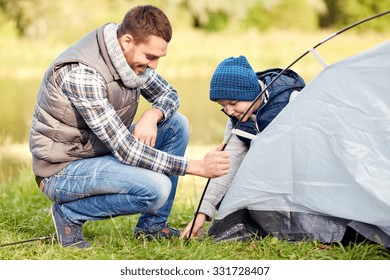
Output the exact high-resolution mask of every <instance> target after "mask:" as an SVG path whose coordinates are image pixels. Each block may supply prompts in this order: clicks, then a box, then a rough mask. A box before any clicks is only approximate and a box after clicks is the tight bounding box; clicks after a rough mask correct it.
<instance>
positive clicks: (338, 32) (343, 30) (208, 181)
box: [188, 10, 390, 239]
mask: <svg viewBox="0 0 390 280" xmlns="http://www.w3.org/2000/svg"><path fill="white" fill-rule="evenodd" d="M389 13H390V10H389V11H385V12H382V13H379V14H376V15H373V16H371V17H368V18H365V19H363V20H360V21H358V22H355V23H353V24H351V25H349V26H347V27H344V28H343V29H341V30H339V31H337V32H335V33H333V34H331V35H329V36H328V37H326V38H324V39H323V40H322V41H320V42H319V43H318V44H316V45H315V46H313V47H311V48H310V49H309V50H307V51H306V52H305V53H303V54H302V55H301V56H299V57H298V58H297V59H295V60H294V61H293V62H292V63H291V64H290V65H288V66H287V67H286V68H285V69H283V70H282V71H281V72H280V73H279V74H278V75H277V76H276V77H275V78H274V79H273V80H272V81H271V82H270V83H269V84H268V85H266V87H265V88H264V89H263V90H262V91H261V92H260V93H259V95H258V96H257V97H256V98H255V100H253V102H252V103H251V104H250V105H249V107H248V109H246V111H245V112H244V114H243V115H242V117H241V118H240V119H239V121H238V122H237V124H236V125H235V126H234V128H233V130H234V129H236V128H237V127H238V126H239V125H240V124H241V122H242V120H243V119H244V117H245V116H246V115H247V114H248V112H249V111H250V110H251V109H252V107H253V106H254V105H255V103H256V102H257V101H258V100H259V99H260V98H261V97H262V96H263V94H264V93H265V92H266V91H267V89H268V88H269V87H270V86H271V85H272V84H273V83H274V82H275V81H276V80H277V79H278V78H279V77H280V76H281V75H283V74H284V73H285V72H286V71H287V70H288V69H290V68H291V67H292V66H293V65H294V64H295V63H297V62H298V61H299V60H301V59H302V58H303V57H305V56H306V55H307V54H308V53H310V52H312V51H313V50H314V49H316V48H317V47H319V46H321V45H322V44H324V43H326V42H327V41H329V40H330V39H332V38H334V37H336V36H337V35H339V34H341V33H344V32H345V31H347V30H349V29H351V28H354V27H355V26H358V25H360V24H362V23H364V22H367V21H370V20H372V19H375V18H378V17H381V16H384V15H386V14H389ZM232 136H233V133H230V134H229V137H228V138H227V139H226V141H224V145H223V146H222V151H223V150H225V148H226V146H227V144H228V143H229V141H230V139H231V138H232ZM210 180H211V179H208V180H207V183H206V185H205V187H204V190H203V193H202V196H201V198H200V201H199V204H198V207H197V209H196V212H195V214H194V220H193V223H192V225H191V229H190V231H189V233H188V239H189V238H191V236H192V232H193V230H194V225H195V221H196V218H197V217H198V214H199V210H200V206H201V205H202V202H203V198H204V196H205V194H206V191H207V188H208V186H209V183H210Z"/></svg>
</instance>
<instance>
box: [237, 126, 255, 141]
mask: <svg viewBox="0 0 390 280" xmlns="http://www.w3.org/2000/svg"><path fill="white" fill-rule="evenodd" d="M232 133H233V134H235V135H237V136H241V137H244V138H247V139H251V140H253V139H255V138H256V135H255V134H251V133H248V132H245V131H243V130H241V129H237V128H235V129H232Z"/></svg>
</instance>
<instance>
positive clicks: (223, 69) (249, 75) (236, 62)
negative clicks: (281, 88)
mask: <svg viewBox="0 0 390 280" xmlns="http://www.w3.org/2000/svg"><path fill="white" fill-rule="evenodd" d="M259 93H260V86H259V82H258V79H257V76H256V73H255V71H254V70H253V69H252V67H251V66H250V65H249V63H248V60H247V59H246V57H245V56H242V55H241V56H239V57H229V58H226V59H225V60H223V61H222V62H221V63H220V64H219V65H218V66H217V69H215V72H214V74H213V77H212V78H211V82H210V99H211V100H212V101H216V100H221V99H225V100H240V101H253V100H255V98H256V97H257V95H258V94H259Z"/></svg>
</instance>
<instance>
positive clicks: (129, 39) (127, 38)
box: [119, 34, 134, 51]
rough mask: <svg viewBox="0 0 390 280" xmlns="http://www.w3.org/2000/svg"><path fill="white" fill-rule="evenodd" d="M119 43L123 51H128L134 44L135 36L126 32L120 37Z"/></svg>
mask: <svg viewBox="0 0 390 280" xmlns="http://www.w3.org/2000/svg"><path fill="white" fill-rule="evenodd" d="M119 43H120V45H121V47H122V50H123V51H126V50H128V49H130V48H132V47H133V46H134V39H133V36H131V35H130V34H125V35H123V36H121V37H120V38H119Z"/></svg>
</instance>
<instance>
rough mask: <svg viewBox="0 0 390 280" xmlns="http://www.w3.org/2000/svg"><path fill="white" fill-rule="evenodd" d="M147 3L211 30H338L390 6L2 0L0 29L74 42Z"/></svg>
mask: <svg viewBox="0 0 390 280" xmlns="http://www.w3.org/2000/svg"><path fill="white" fill-rule="evenodd" d="M146 3H147V4H152V5H156V6H158V7H160V8H161V9H163V10H164V11H165V12H166V13H167V15H168V16H169V18H170V19H171V21H172V24H173V25H174V26H178V27H182V26H184V27H188V28H196V29H202V30H206V31H212V32H219V31H223V30H225V29H228V28H230V29H235V30H237V31H240V30H241V29H242V28H244V29H250V28H256V29H258V30H260V31H266V30H270V29H288V30H304V31H313V30H317V29H318V28H329V27H331V28H340V27H342V26H345V25H346V24H350V23H352V22H355V21H358V20H361V19H363V18H366V17H368V16H371V15H374V14H376V13H379V12H383V11H386V10H389V9H390V1H376V0H345V1H341V0H273V1H268V0H246V1H241V0H229V1H226V0H214V1H209V0H162V1H157V0H149V1H137V0H68V1H52V0H0V13H2V14H3V15H2V16H0V29H1V27H2V26H4V25H6V24H8V23H9V21H11V22H12V23H13V24H14V26H15V29H16V32H17V33H18V35H19V36H21V37H27V38H38V39H40V38H47V37H50V38H53V40H59V39H61V40H64V38H65V39H66V40H68V41H74V40H75V38H79V37H80V35H81V34H84V33H85V32H87V31H89V30H91V29H93V28H95V27H98V26H100V25H101V24H103V23H105V22H109V21H115V22H120V21H121V19H122V17H123V15H124V13H125V12H126V11H127V10H128V9H129V8H131V7H132V6H134V5H138V4H146ZM4 18H6V19H4ZM389 26H390V21H389V20H388V19H385V18H382V19H379V20H377V21H373V22H370V23H369V25H366V26H365V27H364V28H362V29H364V30H367V29H373V30H377V31H381V32H384V31H386V30H387V29H388V28H389Z"/></svg>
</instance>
